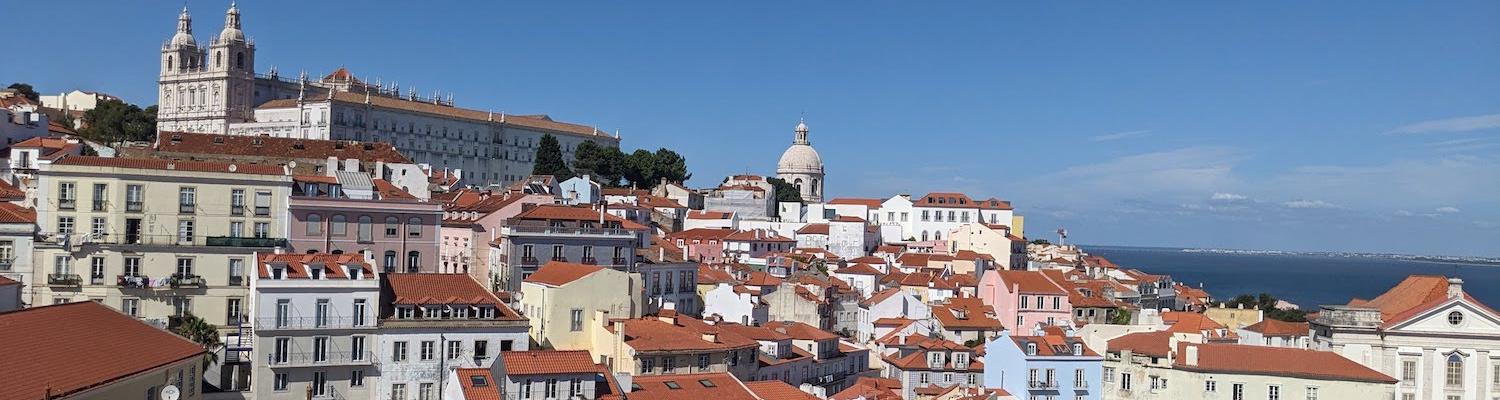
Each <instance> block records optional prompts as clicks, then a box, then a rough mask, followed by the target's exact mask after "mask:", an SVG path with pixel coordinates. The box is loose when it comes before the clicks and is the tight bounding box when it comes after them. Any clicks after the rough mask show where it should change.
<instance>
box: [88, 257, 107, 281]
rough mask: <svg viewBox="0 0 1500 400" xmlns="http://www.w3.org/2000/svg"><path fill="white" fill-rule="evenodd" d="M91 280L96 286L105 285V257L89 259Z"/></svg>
mask: <svg viewBox="0 0 1500 400" xmlns="http://www.w3.org/2000/svg"><path fill="white" fill-rule="evenodd" d="M89 280H90V281H91V282H92V283H93V284H95V285H103V284H104V257H92V258H89Z"/></svg>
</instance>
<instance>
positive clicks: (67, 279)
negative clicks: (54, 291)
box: [47, 274, 83, 286]
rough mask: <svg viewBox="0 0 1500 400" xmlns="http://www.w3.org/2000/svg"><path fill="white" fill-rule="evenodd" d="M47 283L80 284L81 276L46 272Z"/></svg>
mask: <svg viewBox="0 0 1500 400" xmlns="http://www.w3.org/2000/svg"><path fill="white" fill-rule="evenodd" d="M47 284H48V285H51V286H81V285H83V277H80V276H78V274H47Z"/></svg>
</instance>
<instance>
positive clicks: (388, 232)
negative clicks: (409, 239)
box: [385, 217, 401, 237]
mask: <svg viewBox="0 0 1500 400" xmlns="http://www.w3.org/2000/svg"><path fill="white" fill-rule="evenodd" d="M397 221H398V220H397V219H396V217H385V237H396V235H397V234H399V233H401V230H400V229H399V227H398V226H397V225H398V224H400V222H397Z"/></svg>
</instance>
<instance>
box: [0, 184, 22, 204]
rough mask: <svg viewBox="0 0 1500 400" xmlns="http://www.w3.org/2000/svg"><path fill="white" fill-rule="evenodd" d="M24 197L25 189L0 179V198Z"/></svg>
mask: <svg viewBox="0 0 1500 400" xmlns="http://www.w3.org/2000/svg"><path fill="white" fill-rule="evenodd" d="M24 198H26V191H24V190H21V189H20V188H18V187H16V185H12V184H10V182H6V181H5V180H3V179H0V200H6V201H8V200H21V199H24Z"/></svg>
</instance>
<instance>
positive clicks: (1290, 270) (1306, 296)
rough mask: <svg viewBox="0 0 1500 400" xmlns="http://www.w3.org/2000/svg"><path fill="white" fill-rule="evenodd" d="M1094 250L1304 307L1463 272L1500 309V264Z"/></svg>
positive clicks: (1217, 293)
mask: <svg viewBox="0 0 1500 400" xmlns="http://www.w3.org/2000/svg"><path fill="white" fill-rule="evenodd" d="M1083 249H1084V251H1086V252H1088V253H1090V254H1097V255H1100V256H1103V257H1104V258H1108V259H1109V260H1110V261H1113V262H1114V263H1116V264H1119V265H1122V266H1125V267H1129V268H1137V269H1140V270H1143V271H1146V272H1148V273H1153V274H1166V275H1171V276H1172V279H1174V280H1176V281H1177V282H1181V283H1184V284H1188V285H1192V286H1195V287H1196V286H1198V284H1199V283H1202V284H1203V288H1204V289H1207V290H1208V292H1209V293H1210V294H1212V295H1213V296H1214V298H1215V299H1219V300H1228V299H1231V298H1233V297H1234V296H1236V295H1239V294H1246V293H1250V294H1258V293H1261V292H1265V293H1270V294H1271V295H1273V296H1276V297H1277V298H1279V299H1282V300H1286V301H1290V302H1292V303H1295V304H1297V305H1298V306H1301V307H1302V308H1303V309H1304V310H1309V311H1312V310H1316V309H1317V307H1318V306H1319V305H1323V304H1346V303H1348V302H1349V299H1351V298H1355V297H1358V298H1363V299H1370V298H1374V297H1375V296H1379V295H1380V294H1381V293H1384V292H1385V291H1386V290H1387V289H1390V288H1391V287H1392V286H1395V285H1396V283H1397V282H1401V279H1403V278H1405V277H1406V276H1407V275H1413V274H1426V275H1444V276H1450V277H1451V276H1458V277H1459V278H1463V280H1464V290H1465V291H1467V292H1468V293H1469V295H1471V296H1474V297H1475V298H1477V299H1479V301H1481V302H1484V303H1485V304H1486V305H1489V306H1490V307H1491V308H1495V307H1500V266H1496V265H1486V264H1468V263H1460V262H1435V261H1418V260H1402V259H1392V258H1382V257H1357V256H1349V257H1345V256H1337V255H1315V254H1239V253H1208V252H1185V251H1183V250H1182V249H1176V248H1157V247H1117V246H1088V245H1085V246H1084V247H1083Z"/></svg>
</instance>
